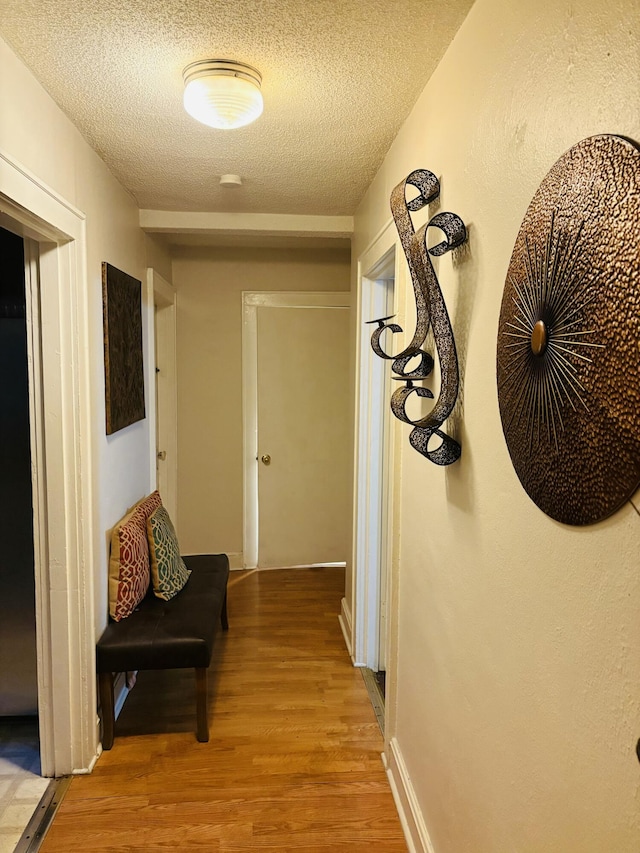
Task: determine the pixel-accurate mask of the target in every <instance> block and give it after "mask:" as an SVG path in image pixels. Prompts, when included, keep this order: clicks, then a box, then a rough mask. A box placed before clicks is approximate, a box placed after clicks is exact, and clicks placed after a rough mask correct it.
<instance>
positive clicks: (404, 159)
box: [354, 0, 640, 853]
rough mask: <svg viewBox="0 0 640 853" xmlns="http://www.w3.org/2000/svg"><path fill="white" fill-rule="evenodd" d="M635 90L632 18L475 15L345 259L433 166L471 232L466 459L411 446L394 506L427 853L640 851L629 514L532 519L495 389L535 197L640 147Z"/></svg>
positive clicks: (568, 8) (636, 640) (463, 317)
mask: <svg viewBox="0 0 640 853" xmlns="http://www.w3.org/2000/svg"><path fill="white" fill-rule="evenodd" d="M639 81H640V5H638V3H637V0H613V2H610V3H606V4H603V3H601V2H600V0H537V2H535V3H533V2H532V3H522V2H520V3H514V2H512V0H476V3H475V5H474V6H473V8H472V9H471V12H470V14H469V16H468V18H467V19H466V21H465V23H464V24H463V26H462V28H461V30H460V32H459V34H458V35H457V37H456V39H455V40H454V42H453V44H452V45H451V47H450V49H449V50H448V52H447V54H446V55H445V57H444V58H443V60H442V62H441V64H440V66H439V68H438V70H437V71H436V73H435V74H434V76H433V78H432V80H431V81H430V83H429V84H428V86H427V87H426V89H425V90H424V92H423V94H422V96H421V97H420V99H419V101H418V103H417V105H416V107H415V109H414V110H413V112H412V114H411V115H410V117H409V119H408V120H407V122H406V124H405V126H404V127H403V129H402V130H401V132H400V134H399V135H398V137H397V139H396V140H395V142H394V144H393V146H392V148H391V150H390V151H389V154H388V156H387V157H386V159H385V161H384V164H383V166H382V168H381V170H380V172H379V174H378V176H377V177H376V179H375V181H374V183H373V185H372V186H371V188H370V190H369V192H368V193H367V195H366V198H365V199H364V200H363V202H362V204H361V206H360V209H359V212H358V215H357V218H356V229H357V237H356V246H355V248H354V258H357V257H358V255H359V254H360V253H362V252H363V250H364V249H365V247H366V246H367V245H368V244H369V243H370V242H371V241H372V239H373V237H374V236H375V235H376V234H377V233H378V231H379V229H380V228H381V226H382V225H383V224H384V223H385V222H386V221H388V219H389V207H388V199H389V193H390V191H391V189H392V187H394V186H395V184H397V183H398V182H399V181H400V180H401V179H402V178H403V177H404V176H406V175H407V174H408V173H409V172H410V171H411V170H413V169H415V168H419V167H425V168H428V169H431V170H432V171H434V172H435V173H436V174H437V175H439V176H442V209H444V210H453V211H455V212H457V213H459V214H460V215H461V216H462V217H463V219H464V220H465V221H466V222H467V223H468V225H469V234H470V239H469V246H468V249H467V250H466V251H465V252H463V253H462V254H461V255H460V257H459V259H458V261H457V262H455V263H454V262H453V261H452V259H451V257H450V256H447V258H446V259H444V260H442V261H441V262H440V264H439V270H440V273H441V281H442V283H443V286H444V292H445V298H446V299H447V302H448V305H449V309H450V313H451V316H452V320H453V326H454V331H455V334H456V337H457V341H458V344H459V351H460V356H461V372H462V379H463V395H462V404H461V407H460V411H459V416H460V422H459V427H460V432H459V435H460V440H461V443H462V447H463V456H462V458H461V460H460V462H459V463H458V464H457V465H455V466H453V467H451V468H449V469H445V470H442V469H438V468H437V467H435V466H434V465H431V464H430V463H428V462H427V461H426V460H424V459H423V458H421V457H420V456H419V455H418V454H416V453H415V452H414V451H413V450H412V449H411V448H410V447H409V445H408V441H407V440H406V439H408V432H409V429H408V428H403V429H405V433H406V435H405V441H403V452H402V460H401V463H402V480H401V490H400V496H399V501H400V506H399V517H400V519H401V520H400V531H399V532H400V560H399V566H397V567H396V571H397V573H398V583H399V611H398V614H397V616H396V620H397V621H396V630H397V649H396V651H397V669H396V670H395V674H394V673H392V697H393V695H394V693H395V695H396V700H397V705H396V706H395V708H392V709H391V721H390V723H391V725H390V728H391V731H390V733H389V734H390V736H391V738H395V741H393V745H394V746H395V747H396V748H397V749H398V750H399V755H400V756H401V758H403V759H404V762H405V763H406V771H407V772H406V775H405V777H404V778H405V780H406V779H407V778H408V779H410V784H411V785H412V787H413V789H414V792H415V795H416V798H417V800H416V801H417V804H418V809H417V812H416V815H414V817H415V818H416V820H417V822H418V824H419V823H420V821H424V825H425V826H426V830H427V831H428V833H429V835H430V837H431V842H432V844H433V850H434V851H435V853H512V851H519V853H542V851H544V853H605V851H607V853H609V851H611V853H613V851H615V853H636V851H638V849H640V766H639V765H638V760H637V758H636V756H635V745H636V741H637V740H638V737H639V736H640V686H639V685H640V571H639V570H638V564H639V557H638V555H639V554H640V519H639V518H638V514H637V512H636V511H635V510H634V508H633V506H632V505H631V504H627V505H626V506H625V507H624V508H623V509H622V510H620V511H619V512H618V513H616V515H614V516H613V517H612V518H610V519H608V520H607V521H605V522H602V523H600V524H597V525H594V526H592V527H588V528H586V529H579V528H571V527H567V526H563V525H561V524H558V523H556V522H554V521H552V520H551V519H549V518H548V517H547V516H545V515H544V514H543V513H542V512H541V511H540V510H538V509H537V507H536V506H535V505H534V504H533V503H532V502H531V501H530V500H529V498H528V497H527V495H526V494H525V492H524V491H523V489H522V488H521V486H520V484H519V482H518V479H517V477H516V475H515V472H514V470H513V467H512V465H511V462H510V458H509V455H508V452H507V448H506V445H505V442H504V438H503V435H502V430H501V425H500V419H499V413H498V402H497V392H496V380H495V351H496V332H497V322H498V314H499V308H500V302H501V296H502V289H503V286H504V280H505V273H506V269H507V266H508V263H509V258H510V254H511V250H512V248H513V243H514V240H515V237H516V234H517V231H518V229H519V227H520V223H521V221H522V217H523V215H524V212H525V210H526V208H527V206H528V204H529V202H530V200H531V197H532V195H533V193H534V191H535V190H536V188H537V186H538V185H539V183H540V181H541V180H542V178H543V177H544V175H545V174H546V172H547V171H548V170H549V168H550V167H551V165H552V164H553V163H554V162H555V160H556V159H557V158H558V157H559V156H560V155H561V154H562V153H563V152H564V151H565V150H566V149H567V148H569V147H570V146H571V145H572V144H574V143H576V142H578V141H579V140H580V139H582V138H584V137H587V136H589V135H592V134H596V133H607V132H609V133H618V134H622V135H626V136H629V137H632V138H634V139H635V140H636V141H640V82H639ZM612 440H613V444H612V452H615V440H614V437H612ZM636 505H638V506H640V504H639V503H637V502H636ZM393 682H395V688H394V685H393ZM425 835H426V834H425V833H424V832H423V841H424V838H425Z"/></svg>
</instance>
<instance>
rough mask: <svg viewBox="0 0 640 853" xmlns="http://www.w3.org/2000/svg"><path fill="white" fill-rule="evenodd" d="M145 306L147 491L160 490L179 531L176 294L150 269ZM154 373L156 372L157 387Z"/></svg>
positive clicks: (163, 501)
mask: <svg viewBox="0 0 640 853" xmlns="http://www.w3.org/2000/svg"><path fill="white" fill-rule="evenodd" d="M145 303H146V305H148V306H149V307H150V308H152V309H153V310H150V311H147V312H146V315H147V323H148V326H147V340H148V341H149V344H148V351H149V353H150V354H151V355H152V357H151V358H148V359H147V360H146V365H147V367H146V371H147V381H146V385H147V388H148V389H149V400H148V401H147V402H148V406H147V412H148V417H149V436H150V442H149V447H150V456H151V458H150V460H149V477H150V483H149V491H151V492H152V491H153V490H154V489H156V488H157V489H158V490H159V492H160V494H161V495H162V503H163V504H164V506H165V507H166V508H167V512H168V513H169V516H170V517H171V521H172V522H173V526H174V527H175V529H176V531H178V393H177V386H178V379H177V342H176V315H177V292H176V289H175V287H174V286H173V285H172V284H170V283H169V282H168V281H167V280H166V279H165V278H163V277H162V276H161V275H160V273H159V272H157V271H156V270H155V269H153V268H152V267H149V268H148V269H147V286H146V293H145ZM156 370H159V373H158V374H157V378H158V385H157V386H156ZM156 387H157V393H156ZM161 450H164V451H166V454H167V456H166V459H164V460H163V462H162V464H161V466H160V474H159V476H157V470H158V464H157V463H158V452H159V451H161Z"/></svg>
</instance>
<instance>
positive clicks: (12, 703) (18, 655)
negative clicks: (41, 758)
mask: <svg viewBox="0 0 640 853" xmlns="http://www.w3.org/2000/svg"><path fill="white" fill-rule="evenodd" d="M0 259H1V261H2V262H1V265H0V364H1V365H2V371H0V399H2V406H1V407H0V470H2V477H1V478H0V507H1V509H2V511H1V512H0V540H1V541H2V542H3V548H2V559H1V560H0V582H1V584H2V590H3V594H2V596H1V597H0V717H3V718H20V717H32V718H34V719H35V718H36V716H37V713H38V677H37V670H36V604H35V574H34V553H33V508H32V506H33V505H32V500H33V496H32V486H31V436H30V423H29V422H30V418H29V371H28V367H27V321H26V296H25V274H24V261H25V259H24V241H23V239H22V237H19V236H18V235H17V234H13V233H12V232H10V231H7V230H5V229H4V228H0ZM6 722H7V721H6V719H5V723H6Z"/></svg>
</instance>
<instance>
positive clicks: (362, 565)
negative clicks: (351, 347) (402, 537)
mask: <svg viewBox="0 0 640 853" xmlns="http://www.w3.org/2000/svg"><path fill="white" fill-rule="evenodd" d="M396 254H397V253H396V246H395V235H394V231H393V229H392V228H391V227H390V226H389V227H387V228H386V229H385V230H384V231H383V232H382V234H381V235H380V237H379V238H378V239H377V240H376V241H375V242H374V243H373V244H372V246H371V247H370V248H369V249H368V250H367V251H365V252H364V253H363V254H362V255H361V256H360V258H359V261H358V283H359V287H358V313H357V320H356V323H357V347H356V357H357V366H356V376H357V390H356V473H355V514H354V515H355V517H354V537H353V538H354V550H353V566H354V571H353V575H352V585H351V588H350V589H347V597H345V600H344V601H343V606H342V614H341V623H342V625H343V632H344V634H345V638H346V640H347V645H348V646H349V650H350V652H351V656H352V659H353V662H354V664H355V665H356V666H360V667H362V668H363V676H364V678H365V683H366V684H367V688H368V690H369V694H370V696H371V699H372V703H373V705H374V710H375V711H376V715H377V716H378V720H379V722H380V725H381V728H382V729H383V730H384V729H386V728H387V724H388V722H389V719H388V714H387V713H386V708H387V707H389V708H391V709H392V708H393V701H392V699H389V694H390V690H391V691H393V689H394V671H393V667H394V654H395V652H394V641H393V636H394V631H395V630H396V626H395V623H394V621H393V615H394V609H393V608H394V595H395V592H394V590H395V589H396V587H397V574H394V572H393V571H392V570H393V569H394V567H395V568H396V569H397V552H396V549H397V543H396V542H395V540H394V536H393V522H394V519H393V516H392V506H393V491H394V487H395V486H396V480H397V478H398V472H397V471H396V470H395V469H394V464H393V458H394V444H395V440H396V430H395V428H394V423H393V418H392V416H391V412H390V406H389V402H390V399H391V394H392V392H393V390H394V388H393V383H392V380H391V373H392V371H391V362H390V361H384V360H382V359H380V358H379V357H378V356H376V355H375V353H374V352H373V350H372V349H371V342H370V341H371V332H372V328H373V327H372V326H369V325H366V323H367V322H369V321H372V320H375V319H378V318H380V317H389V316H390V315H394V314H395V313H396V312H397V310H398V309H397V303H398V295H399V292H400V291H401V287H400V282H399V272H398V266H397V257H396ZM385 335H386V337H384V338H383V339H382V340H381V344H382V346H383V348H384V349H385V351H387V352H390V353H393V352H397V351H398V350H399V349H401V348H402V345H401V343H400V341H399V339H400V338H401V337H402V335H393V339H391V338H392V336H391V333H390V332H386V333H385ZM394 560H395V562H394ZM349 593H350V594H351V598H350V599H349V598H348V596H349Z"/></svg>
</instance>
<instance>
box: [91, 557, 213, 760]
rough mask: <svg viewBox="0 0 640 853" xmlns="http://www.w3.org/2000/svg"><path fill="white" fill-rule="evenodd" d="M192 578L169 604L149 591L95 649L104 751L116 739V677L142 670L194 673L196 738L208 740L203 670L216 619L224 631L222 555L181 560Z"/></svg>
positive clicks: (204, 669)
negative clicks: (114, 693) (191, 670)
mask: <svg viewBox="0 0 640 853" xmlns="http://www.w3.org/2000/svg"><path fill="white" fill-rule="evenodd" d="M183 559H184V562H185V564H186V566H187V568H188V569H190V570H191V576H190V577H189V580H188V581H187V583H186V584H185V586H184V587H183V589H182V590H181V591H180V592H179V593H178V594H177V595H176V596H174V598H172V599H170V600H169V601H163V600H162V599H160V598H156V597H155V596H154V594H153V591H152V590H150V591H149V593H148V594H147V596H146V597H145V598H144V599H143V601H142V602H141V604H140V605H139V607H138V608H137V609H136V610H135V611H134V612H133V613H132V614H131V615H130V616H127V617H126V619H122V620H121V621H120V622H113V621H110V622H109V625H108V626H107V627H106V629H105V631H104V633H103V634H102V636H101V637H100V639H99V641H98V644H97V648H96V652H97V654H96V658H97V671H98V684H99V691H100V705H101V709H102V748H103V749H111V747H112V746H113V738H114V726H115V716H114V695H113V682H114V674H117V673H119V672H132V671H136V670H144V669H183V668H191V667H193V668H194V669H195V676H196V720H197V726H196V736H197V738H198V740H199V741H200V742H201V743H206V742H207V741H208V740H209V724H208V720H207V669H208V667H209V664H210V663H211V655H212V652H213V644H214V639H215V635H216V631H217V627H218V620H220V622H221V624H222V628H223V629H224V630H225V631H226V630H227V629H228V627H229V625H228V622H227V580H228V577H229V559H228V557H227V555H226V554H200V555H196V556H191V557H183Z"/></svg>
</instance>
